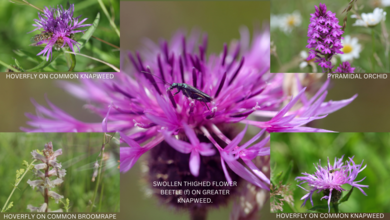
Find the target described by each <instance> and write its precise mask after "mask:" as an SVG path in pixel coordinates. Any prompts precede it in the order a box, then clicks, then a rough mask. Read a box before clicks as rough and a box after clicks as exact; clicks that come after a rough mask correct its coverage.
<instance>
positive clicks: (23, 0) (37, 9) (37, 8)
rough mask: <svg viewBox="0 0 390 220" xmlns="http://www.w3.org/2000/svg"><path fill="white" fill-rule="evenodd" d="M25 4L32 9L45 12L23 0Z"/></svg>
mask: <svg viewBox="0 0 390 220" xmlns="http://www.w3.org/2000/svg"><path fill="white" fill-rule="evenodd" d="M23 2H24V3H25V4H26V5H28V6H31V7H33V8H35V9H37V10H38V11H41V12H43V10H42V9H40V8H38V7H37V6H35V5H33V4H31V3H30V2H27V1H26V0H23Z"/></svg>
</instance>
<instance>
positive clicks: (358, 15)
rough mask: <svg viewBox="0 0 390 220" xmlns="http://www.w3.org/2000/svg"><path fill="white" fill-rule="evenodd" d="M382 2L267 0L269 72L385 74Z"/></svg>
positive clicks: (386, 46)
mask: <svg viewBox="0 0 390 220" xmlns="http://www.w3.org/2000/svg"><path fill="white" fill-rule="evenodd" d="M388 6H389V3H388V2H387V1H377V0H370V1H355V0H352V1H332V0H323V1H320V0H311V1H305V0H293V1H283V0H274V1H271V22H270V25H271V41H272V49H271V54H272V55H271V72H283V73H293V72H301V73H302V72H303V73H316V72H317V73H389V72H390V66H389V65H390V64H389V53H388V51H389V47H390V43H389V39H388V30H389V28H390V21H389V20H388V19H386V14H388V13H389V7H388ZM291 42H294V43H291Z"/></svg>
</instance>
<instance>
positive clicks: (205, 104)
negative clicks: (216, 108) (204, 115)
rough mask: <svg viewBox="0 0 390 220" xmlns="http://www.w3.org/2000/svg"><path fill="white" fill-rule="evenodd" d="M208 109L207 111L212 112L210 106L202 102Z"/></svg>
mask: <svg viewBox="0 0 390 220" xmlns="http://www.w3.org/2000/svg"><path fill="white" fill-rule="evenodd" d="M202 103H203V104H204V105H205V106H206V107H207V109H208V110H209V111H210V109H209V106H208V105H207V104H206V103H204V102H202Z"/></svg>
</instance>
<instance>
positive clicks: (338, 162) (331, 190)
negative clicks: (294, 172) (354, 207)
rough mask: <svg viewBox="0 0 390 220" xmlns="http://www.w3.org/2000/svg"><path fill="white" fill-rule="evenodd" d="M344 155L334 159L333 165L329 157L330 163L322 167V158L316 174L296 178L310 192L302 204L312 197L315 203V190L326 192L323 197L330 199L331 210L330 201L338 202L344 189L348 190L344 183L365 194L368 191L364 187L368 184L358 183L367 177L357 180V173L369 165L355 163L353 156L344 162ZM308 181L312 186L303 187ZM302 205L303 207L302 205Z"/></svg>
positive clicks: (311, 200)
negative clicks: (343, 186)
mask: <svg viewBox="0 0 390 220" xmlns="http://www.w3.org/2000/svg"><path fill="white" fill-rule="evenodd" d="M343 158H344V155H343V156H342V157H341V158H340V159H337V158H335V159H334V163H333V166H332V165H330V163H329V157H328V165H327V166H324V167H322V166H321V160H320V162H319V163H318V164H317V165H316V166H315V167H316V170H317V171H316V172H315V173H314V174H308V173H302V174H303V175H305V176H303V177H297V178H295V179H296V180H297V181H298V182H299V181H300V183H299V185H298V186H299V187H300V188H302V189H303V190H305V191H307V192H308V193H307V194H306V195H305V196H303V197H302V199H301V200H303V199H304V200H305V201H304V202H303V204H302V206H304V205H305V204H306V201H307V200H308V199H309V198H310V202H311V205H312V206H314V205H313V199H312V195H313V193H314V192H317V193H319V192H324V197H322V198H321V199H327V200H328V212H330V203H331V202H332V203H336V202H338V201H339V200H340V198H341V194H342V191H346V190H345V189H343V188H342V187H341V186H342V185H343V184H349V185H351V186H352V187H356V188H358V189H359V190H360V191H361V192H362V193H363V194H364V195H366V193H365V192H364V191H363V189H362V187H368V185H361V184H358V183H359V182H361V181H363V180H364V179H365V178H366V177H364V178H363V179H361V180H359V181H355V179H356V177H357V175H358V174H359V173H360V172H361V171H362V170H364V169H365V168H366V166H367V165H365V166H364V167H362V166H363V161H362V163H361V164H355V162H354V161H353V157H352V158H349V160H348V161H345V164H344V163H343ZM304 183H307V184H308V185H309V187H310V190H307V189H305V188H303V187H302V186H301V185H302V184H304ZM302 206H301V207H302Z"/></svg>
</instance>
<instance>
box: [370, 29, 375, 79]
mask: <svg viewBox="0 0 390 220" xmlns="http://www.w3.org/2000/svg"><path fill="white" fill-rule="evenodd" d="M371 38H372V39H371V40H372V56H371V63H372V72H373V73H374V72H375V63H374V62H375V58H374V53H375V32H374V28H371Z"/></svg>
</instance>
